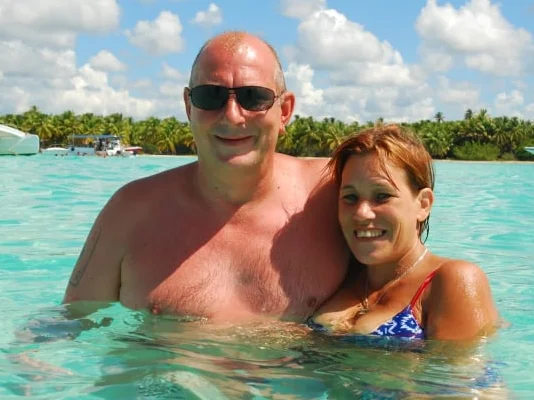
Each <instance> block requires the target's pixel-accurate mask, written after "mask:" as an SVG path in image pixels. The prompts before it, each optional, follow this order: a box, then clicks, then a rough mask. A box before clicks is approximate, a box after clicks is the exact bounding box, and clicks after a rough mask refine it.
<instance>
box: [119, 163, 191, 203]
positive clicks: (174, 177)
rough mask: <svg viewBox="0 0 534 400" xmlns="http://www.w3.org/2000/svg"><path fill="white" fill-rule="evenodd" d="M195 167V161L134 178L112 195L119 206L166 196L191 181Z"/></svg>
mask: <svg viewBox="0 0 534 400" xmlns="http://www.w3.org/2000/svg"><path fill="white" fill-rule="evenodd" d="M195 168H196V162H195V163H190V164H186V165H183V166H180V167H176V168H173V169H169V170H165V171H162V172H159V173H157V174H154V175H150V176H147V177H144V178H140V179H136V180H134V181H131V182H129V183H127V184H125V185H124V186H122V187H121V188H120V189H119V190H118V191H117V192H116V193H115V195H114V197H116V198H117V202H119V203H121V206H124V205H128V204H132V206H135V205H138V204H137V203H138V202H142V203H146V202H147V201H149V200H151V199H157V198H159V197H160V196H168V195H169V194H170V192H175V191H179V190H180V189H183V188H184V185H186V184H187V183H190V182H191V176H192V174H193V172H194V169H195Z"/></svg>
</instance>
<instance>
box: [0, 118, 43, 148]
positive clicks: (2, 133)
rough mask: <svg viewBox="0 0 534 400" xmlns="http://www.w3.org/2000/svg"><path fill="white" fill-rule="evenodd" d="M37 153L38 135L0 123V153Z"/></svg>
mask: <svg viewBox="0 0 534 400" xmlns="http://www.w3.org/2000/svg"><path fill="white" fill-rule="evenodd" d="M37 153H39V136H37V135H32V134H29V133H25V132H22V131H19V130H18V129H15V128H12V127H10V126H7V125H1V124H0V155H31V154H37Z"/></svg>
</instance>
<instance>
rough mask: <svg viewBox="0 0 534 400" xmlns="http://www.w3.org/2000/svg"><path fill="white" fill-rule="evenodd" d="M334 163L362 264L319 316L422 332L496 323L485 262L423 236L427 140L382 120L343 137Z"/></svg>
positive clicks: (316, 321) (434, 335)
mask: <svg viewBox="0 0 534 400" xmlns="http://www.w3.org/2000/svg"><path fill="white" fill-rule="evenodd" d="M329 166H330V167H331V169H332V172H333V176H334V179H335V181H336V183H337V184H338V185H339V210H338V216H339V222H340V224H341V228H342V230H343V234H344V236H345V239H346V241H347V244H348V246H349V247H350V249H351V251H352V254H353V255H354V257H355V259H356V260H357V261H358V262H359V263H360V264H361V266H359V267H358V266H356V267H354V268H351V272H350V276H349V277H348V278H347V282H346V284H345V285H344V287H343V288H342V289H340V290H339V291H338V292H337V293H336V294H335V295H334V296H333V298H331V299H330V300H329V301H328V302H327V303H325V304H324V305H323V306H322V307H321V309H320V310H319V311H318V313H317V314H316V315H315V316H314V318H313V320H310V326H312V327H313V328H317V329H327V330H329V331H330V332H332V333H334V334H347V333H353V334H371V335H380V336H396V337H404V338H413V339H423V338H431V339H456V340H461V339H469V338H473V337H475V336H477V335H481V334H486V333H488V332H489V331H490V330H491V329H492V327H493V326H494V323H495V322H496V321H497V318H498V315H497V310H496V308H495V306H494V303H493V300H492V295H491V290H490V287H489V284H488V280H487V278H486V275H485V274H484V272H483V271H482V270H481V269H480V268H479V267H477V266H476V265H474V264H472V263H470V262H467V261H463V260H454V259H449V258H444V257H440V256H437V255H434V254H432V253H431V252H430V251H429V250H428V248H426V247H425V245H424V241H423V237H424V238H425V239H426V235H428V228H429V226H428V220H429V216H430V210H431V208H432V204H433V202H434V193H433V188H434V172H433V168H432V159H431V157H430V155H429V154H428V152H427V151H426V149H425V147H424V146H423V144H422V143H421V142H420V141H419V140H417V139H416V138H415V137H414V136H412V135H411V134H409V133H408V132H405V131H403V130H402V129H401V128H400V127H398V126H396V125H388V126H382V127H375V128H371V129H367V130H364V131H362V132H361V133H359V134H357V135H355V136H353V137H351V138H349V139H348V140H346V141H345V142H344V143H343V144H341V145H340V147H339V148H338V149H337V150H336V151H335V152H334V154H333V157H332V160H331V161H330V164H329Z"/></svg>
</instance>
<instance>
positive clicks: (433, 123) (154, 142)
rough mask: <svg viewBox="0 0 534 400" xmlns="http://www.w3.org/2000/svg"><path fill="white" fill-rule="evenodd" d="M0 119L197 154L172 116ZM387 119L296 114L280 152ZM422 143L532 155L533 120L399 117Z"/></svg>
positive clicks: (474, 155)
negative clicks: (412, 119)
mask: <svg viewBox="0 0 534 400" xmlns="http://www.w3.org/2000/svg"><path fill="white" fill-rule="evenodd" d="M0 123H1V124H4V125H9V126H12V127H15V128H17V129H20V130H21V131H23V132H28V133H33V134H36V135H38V136H39V138H40V140H41V147H43V148H46V147H49V146H51V145H56V144H59V145H63V146H68V145H70V144H71V142H72V141H71V137H72V135H73V134H93V135H100V134H110V135H117V136H119V137H120V138H121V140H122V142H123V143H125V144H127V145H131V146H141V147H142V148H143V150H144V152H145V153H147V154H179V155H188V154H195V152H196V148H195V142H194V139H193V135H192V133H191V129H190V126H189V123H188V122H183V121H179V120H177V119H176V118H175V117H169V118H163V119H160V118H156V117H149V118H147V119H144V120H138V121H136V120H134V119H133V118H132V117H127V116H124V115H122V114H120V113H114V114H110V115H105V116H103V115H95V114H92V113H85V114H78V115H77V114H75V113H74V112H72V111H65V112H63V113H62V114H55V115H51V114H45V113H42V112H41V111H39V109H38V108H37V107H35V106H33V107H31V108H30V109H29V110H28V111H26V112H24V113H21V114H7V115H3V116H0ZM380 124H385V121H384V119H383V118H379V119H377V120H376V121H369V122H367V123H363V124H362V123H358V122H352V123H344V122H342V121H340V120H337V119H335V118H324V119H322V120H316V119H314V118H313V117H301V116H299V115H295V117H294V119H293V121H292V122H291V123H290V124H289V125H288V126H287V127H286V133H285V134H284V135H282V136H280V138H279V141H278V151H280V152H282V153H286V154H290V155H294V156H305V157H324V156H329V155H330V154H331V153H332V151H333V150H334V149H335V148H336V147H337V146H338V145H339V144H340V143H341V142H342V141H343V140H344V139H345V138H346V137H348V136H350V135H353V134H356V133H357V132H358V131H360V130H362V129H365V128H368V127H372V126H376V125H380ZM400 125H402V126H404V127H406V128H408V129H411V130H412V131H413V132H414V133H415V134H417V135H418V136H419V137H420V138H421V139H422V141H423V142H424V143H425V145H426V147H427V149H428V151H429V152H430V154H431V155H432V157H433V158H435V159H455V160H486V161H493V160H505V161H508V160H510V161H511V160H530V161H534V155H532V154H530V153H528V152H527V151H526V150H525V149H524V147H525V146H534V124H533V123H532V121H530V120H524V119H520V118H518V117H507V116H500V117H491V116H490V115H489V114H488V112H487V110H485V109H482V110H480V111H478V112H474V111H473V110H471V109H468V110H467V111H466V112H465V115H464V118H463V119H461V120H454V121H447V120H445V116H444V115H443V113H442V112H438V113H436V115H435V116H434V119H432V120H420V121H417V122H410V123H407V122H403V123H400Z"/></svg>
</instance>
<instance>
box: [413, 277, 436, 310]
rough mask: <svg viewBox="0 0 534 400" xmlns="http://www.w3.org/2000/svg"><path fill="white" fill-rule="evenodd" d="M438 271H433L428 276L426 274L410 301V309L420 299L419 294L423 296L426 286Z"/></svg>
mask: <svg viewBox="0 0 534 400" xmlns="http://www.w3.org/2000/svg"><path fill="white" fill-rule="evenodd" d="M438 269H439V268H438ZM438 269H435V270H434V271H432V272H431V273H430V274H428V276H427V277H426V278H425V280H424V281H423V283H422V284H421V286H419V289H417V292H416V293H415V295H414V296H413V298H412V301H411V302H410V307H414V306H415V303H417V300H419V297H421V294H423V292H424V291H425V289H426V288H427V286H428V285H429V284H430V282H431V281H432V278H434V275H436V272H438Z"/></svg>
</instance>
